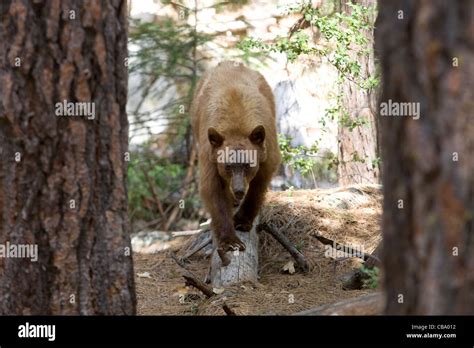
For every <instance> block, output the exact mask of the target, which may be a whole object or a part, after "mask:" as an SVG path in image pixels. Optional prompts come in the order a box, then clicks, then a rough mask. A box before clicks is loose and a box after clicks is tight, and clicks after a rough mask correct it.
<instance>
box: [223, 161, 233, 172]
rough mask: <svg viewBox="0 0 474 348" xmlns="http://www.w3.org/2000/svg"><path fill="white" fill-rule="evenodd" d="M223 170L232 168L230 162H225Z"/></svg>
mask: <svg viewBox="0 0 474 348" xmlns="http://www.w3.org/2000/svg"><path fill="white" fill-rule="evenodd" d="M224 168H225V170H226V171H228V172H230V171H231V170H232V165H231V164H228V163H226V165H225V166H224Z"/></svg>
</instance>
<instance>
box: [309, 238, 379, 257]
mask: <svg viewBox="0 0 474 348" xmlns="http://www.w3.org/2000/svg"><path fill="white" fill-rule="evenodd" d="M312 236H313V237H314V238H316V239H317V240H319V241H320V242H321V243H323V244H325V245H330V246H332V247H333V248H340V249H341V250H344V251H345V252H346V253H348V254H351V255H352V256H354V257H358V258H360V259H362V260H364V261H367V260H368V259H371V258H372V259H376V261H377V262H379V261H380V260H379V259H378V257H377V256H375V255H370V254H367V253H364V252H361V251H359V250H355V249H353V248H351V247H350V246H347V245H344V244H340V243H337V242H335V241H333V240H332V239H329V238H326V237H323V236H321V235H319V234H313V235H312Z"/></svg>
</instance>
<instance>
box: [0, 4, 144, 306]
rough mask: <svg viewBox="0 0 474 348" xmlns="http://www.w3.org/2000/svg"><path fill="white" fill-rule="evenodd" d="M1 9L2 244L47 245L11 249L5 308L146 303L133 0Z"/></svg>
mask: <svg viewBox="0 0 474 348" xmlns="http://www.w3.org/2000/svg"><path fill="white" fill-rule="evenodd" d="M0 10H1V12H0V20H1V28H2V29H1V31H0V45H1V46H0V54H1V56H0V89H1V90H0V98H1V99H0V160H1V165H0V244H3V245H5V244H6V243H7V242H9V243H12V244H16V245H18V244H29V245H32V246H33V245H35V244H36V245H37V246H38V260H37V262H33V261H32V260H31V259H29V258H12V257H5V258H4V257H0V314H47V315H49V314H134V313H135V307H136V300H135V291H134V279H133V265H132V258H131V250H130V248H131V247H130V236H129V223H128V216H127V187H126V170H127V165H126V157H125V156H126V152H127V151H128V121H127V115H126V112H125V104H126V100H127V79H128V76H127V75H128V74H127V67H126V65H125V58H126V57H127V6H126V0H111V1H103V2H102V1H93V0H89V1H87V0H85V1H74V0H70V1H59V0H43V1H35V2H33V1H20V0H7V1H3V2H2V4H1V5H0ZM64 100H66V101H67V102H92V103H90V104H88V105H89V106H91V107H92V106H93V107H95V117H94V118H93V117H92V116H93V115H92V114H89V117H78V116H77V115H78V114H77V112H76V113H74V115H76V116H62V117H58V116H57V114H56V113H55V111H57V110H58V109H57V108H56V105H55V104H56V103H58V102H62V101H64ZM92 118H93V119H92Z"/></svg>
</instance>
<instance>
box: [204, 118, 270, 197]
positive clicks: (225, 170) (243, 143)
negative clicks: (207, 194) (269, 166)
mask: <svg viewBox="0 0 474 348" xmlns="http://www.w3.org/2000/svg"><path fill="white" fill-rule="evenodd" d="M208 139H209V143H210V144H211V147H212V154H211V158H212V162H214V163H216V165H217V171H218V173H219V176H220V177H221V178H222V179H223V180H224V182H225V184H226V185H227V187H228V188H229V190H230V192H231V194H232V196H233V198H234V201H235V203H236V204H238V203H240V201H242V199H243V198H244V197H245V195H246V194H247V190H248V188H249V184H250V182H251V181H252V180H253V178H254V177H255V175H256V174H257V173H258V169H259V165H260V162H263V161H265V159H266V151H265V128H264V127H263V126H262V125H260V126H257V127H255V128H254V129H253V130H252V132H251V133H250V134H249V135H247V136H243V135H240V134H237V135H228V136H224V135H222V134H221V133H219V132H218V131H217V130H216V129H215V128H213V127H210V128H209V129H208Z"/></svg>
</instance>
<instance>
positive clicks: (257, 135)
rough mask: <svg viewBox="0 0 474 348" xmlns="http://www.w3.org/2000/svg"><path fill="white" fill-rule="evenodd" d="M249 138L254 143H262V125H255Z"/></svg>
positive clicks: (263, 137) (263, 133)
mask: <svg viewBox="0 0 474 348" xmlns="http://www.w3.org/2000/svg"><path fill="white" fill-rule="evenodd" d="M249 139H250V141H251V142H252V143H253V144H255V145H262V144H263V141H264V140H265V128H264V127H263V126H262V125H260V126H257V127H255V129H254V130H253V131H252V133H251V134H250V135H249Z"/></svg>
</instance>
